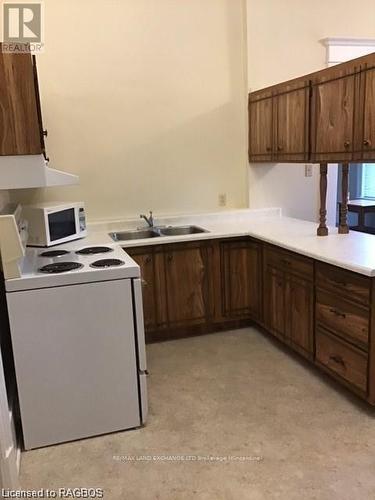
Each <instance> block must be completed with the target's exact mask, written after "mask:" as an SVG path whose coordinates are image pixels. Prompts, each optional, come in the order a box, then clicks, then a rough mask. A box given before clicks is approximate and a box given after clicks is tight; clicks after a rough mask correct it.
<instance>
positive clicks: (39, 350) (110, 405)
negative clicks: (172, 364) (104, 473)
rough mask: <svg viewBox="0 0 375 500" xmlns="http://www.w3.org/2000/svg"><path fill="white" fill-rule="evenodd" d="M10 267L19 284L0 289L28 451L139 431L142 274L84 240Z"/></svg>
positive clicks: (114, 251) (31, 253)
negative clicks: (116, 433) (6, 309)
mask: <svg viewBox="0 0 375 500" xmlns="http://www.w3.org/2000/svg"><path fill="white" fill-rule="evenodd" d="M72 248H74V250H73V249H72ZM3 264H4V263H3ZM12 266H13V267H12V269H13V268H15V267H17V266H18V271H19V272H18V276H16V277H13V278H12V277H11V278H9V277H8V279H6V280H5V288H6V296H7V304H8V312H9V321H10V328H11V337H12V344H13V352H14V361H15V367H16V378H17V386H18V395H19V402H20V412H21V422H22V430H23V439H24V447H25V449H32V448H38V447H42V446H46V445H51V444H55V443H61V442H65V441H71V440H75V439H81V438H85V437H88V436H94V435H99V434H104V433H109V432H114V431H120V430H124V429H131V428H136V427H139V426H141V425H142V424H143V423H145V420H146V417H147V388H146V368H147V367H146V354H145V338H144V325H143V310H142V291H141V280H140V270H139V267H138V265H137V264H136V263H135V262H134V261H133V260H132V259H131V258H130V257H129V256H128V255H127V254H126V253H125V252H124V250H122V248H121V247H120V246H118V245H105V246H103V247H89V246H87V245H85V244H84V240H83V241H82V246H81V247H80V248H79V247H78V248H77V242H75V245H72V246H71V245H69V244H67V245H66V246H65V247H64V246H62V247H58V248H48V249H47V248H46V249H41V248H26V250H25V251H24V256H23V257H20V258H19V261H18V264H17V266H15V265H14V262H13V264H12Z"/></svg>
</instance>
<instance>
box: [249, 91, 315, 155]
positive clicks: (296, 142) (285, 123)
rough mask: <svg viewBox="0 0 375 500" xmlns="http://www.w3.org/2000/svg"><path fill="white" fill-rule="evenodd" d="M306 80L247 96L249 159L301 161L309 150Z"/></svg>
mask: <svg viewBox="0 0 375 500" xmlns="http://www.w3.org/2000/svg"><path fill="white" fill-rule="evenodd" d="M309 92H310V88H309V84H308V82H307V83H306V82H298V84H297V85H294V84H291V85H290V84H288V85H285V87H281V86H280V87H279V88H278V89H277V90H275V91H272V92H269V91H266V92H254V93H253V94H250V97H249V157H250V161H254V162H257V161H277V162H283V161H288V162H294V161H305V160H307V158H308V154H309V142H308V130H309V127H308V125H309V122H308V120H309V102H310V101H309Z"/></svg>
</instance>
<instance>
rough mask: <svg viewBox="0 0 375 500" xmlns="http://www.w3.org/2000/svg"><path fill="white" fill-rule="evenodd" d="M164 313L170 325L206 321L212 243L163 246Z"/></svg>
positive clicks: (210, 298) (210, 303)
mask: <svg viewBox="0 0 375 500" xmlns="http://www.w3.org/2000/svg"><path fill="white" fill-rule="evenodd" d="M163 254H164V269H165V294H166V301H165V302H166V308H167V310H166V316H167V324H168V326H169V327H170V328H173V327H179V326H182V327H186V326H191V325H196V324H201V323H206V322H208V321H209V320H210V318H211V317H212V311H213V306H212V293H211V286H212V284H211V281H210V276H211V275H212V272H211V269H210V266H211V258H210V257H211V255H212V243H202V242H197V243H191V244H176V245H172V246H170V245H168V246H166V247H165V248H164V252H163Z"/></svg>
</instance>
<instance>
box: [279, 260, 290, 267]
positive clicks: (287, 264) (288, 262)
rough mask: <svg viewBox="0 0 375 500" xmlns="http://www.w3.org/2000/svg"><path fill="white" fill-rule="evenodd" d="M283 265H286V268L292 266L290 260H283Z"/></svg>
mask: <svg viewBox="0 0 375 500" xmlns="http://www.w3.org/2000/svg"><path fill="white" fill-rule="evenodd" d="M281 263H282V264H284V265H285V266H290V264H291V262H290V260H287V259H281Z"/></svg>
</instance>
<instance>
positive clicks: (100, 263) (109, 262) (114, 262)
mask: <svg viewBox="0 0 375 500" xmlns="http://www.w3.org/2000/svg"><path fill="white" fill-rule="evenodd" d="M124 264H125V262H124V261H123V260H120V259H101V260H96V261H95V262H93V263H92V264H91V267H116V266H123V265H124Z"/></svg>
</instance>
